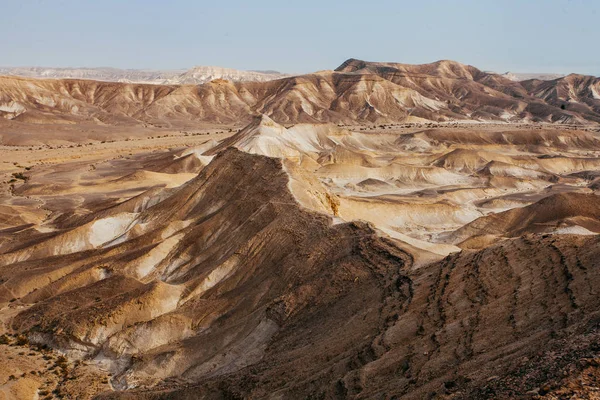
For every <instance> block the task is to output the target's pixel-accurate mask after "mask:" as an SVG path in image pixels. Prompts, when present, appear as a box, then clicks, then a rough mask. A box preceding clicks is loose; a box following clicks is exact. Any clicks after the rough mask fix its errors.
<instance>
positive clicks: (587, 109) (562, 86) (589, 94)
mask: <svg viewBox="0 0 600 400" xmlns="http://www.w3.org/2000/svg"><path fill="white" fill-rule="evenodd" d="M522 85H523V86H524V87H525V88H526V89H527V90H528V91H529V93H530V94H531V95H533V96H535V97H537V98H540V99H543V100H544V101H545V102H546V103H548V104H551V105H553V106H555V107H560V108H563V109H565V110H569V111H572V112H576V113H578V114H580V115H582V116H583V117H584V118H586V119H588V120H590V121H595V122H600V78H596V77H593V76H586V75H578V74H570V75H568V76H565V77H564V78H559V79H555V80H552V81H539V80H529V81H525V82H522Z"/></svg>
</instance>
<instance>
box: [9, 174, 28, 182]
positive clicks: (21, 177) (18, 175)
mask: <svg viewBox="0 0 600 400" xmlns="http://www.w3.org/2000/svg"><path fill="white" fill-rule="evenodd" d="M12 176H14V177H15V178H16V179H21V180H22V181H25V182H27V180H28V179H29V177H28V176H27V175H25V174H23V173H22V172H13V174H12Z"/></svg>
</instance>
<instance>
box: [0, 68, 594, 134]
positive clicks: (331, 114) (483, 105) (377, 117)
mask: <svg viewBox="0 0 600 400" xmlns="http://www.w3.org/2000/svg"><path fill="white" fill-rule="evenodd" d="M242 75H243V74H242ZM242 75H240V74H238V73H237V72H235V71H229V70H212V69H210V68H199V69H194V70H191V71H188V72H187V73H186V74H183V75H182V76H181V77H179V78H177V79H170V80H166V81H165V82H166V83H169V85H144V84H131V83H114V82H96V81H85V80H36V79H27V78H19V77H0V116H2V117H4V118H7V119H13V120H16V121H24V122H36V123H44V122H53V123H56V122H62V123H73V122H76V121H90V122H94V123H105V124H126V123H128V124H152V125H157V126H181V125H189V124H191V123H197V122H199V121H202V122H211V123H239V122H240V121H242V122H246V121H249V120H250V119H251V117H252V116H253V115H256V114H266V115H268V116H269V117H271V118H272V119H273V120H275V121H277V122H279V123H316V122H334V123H344V124H352V123H369V122H370V123H392V122H402V121H409V120H411V119H415V118H417V119H419V120H430V121H497V122H531V121H535V122H548V123H554V122H558V123H571V124H589V123H590V122H592V123H593V122H600V120H599V119H598V115H599V114H598V110H597V104H596V102H597V101H598V100H597V99H596V98H595V97H597V96H596V95H597V94H598V87H597V86H598V84H597V82H596V80H594V78H591V77H579V78H574V77H573V76H569V77H566V78H563V79H562V80H558V81H550V82H545V83H542V84H540V85H538V84H536V83H532V82H529V83H527V82H525V83H523V84H521V83H519V82H513V81H511V80H509V79H506V78H504V77H502V76H500V75H496V74H490V73H485V72H482V71H480V70H478V69H477V68H475V67H472V66H466V65H463V64H460V63H457V62H453V61H438V62H436V63H432V64H423V65H407V64H395V63H370V62H365V61H359V60H353V59H351V60H348V61H346V62H345V63H344V64H342V66H340V67H339V68H337V69H336V70H335V71H321V72H318V73H313V74H307V75H301V76H293V77H280V79H276V80H272V79H271V78H273V77H274V75H273V74H264V75H266V77H264V79H262V78H260V79H259V77H256V78H252V79H253V80H256V81H260V82H246V81H240V80H243V79H242V78H241V76H242ZM259 75H260V74H259ZM265 80H268V81H265ZM199 81H202V82H204V83H203V84H201V85H197V86H195V84H196V83H198V82H199ZM557 82H565V83H564V85H567V86H568V88H566V89H564V90H567V91H568V92H569V93H571V92H572V93H574V95H573V96H574V97H573V101H570V102H569V104H568V106H567V107H564V104H563V103H564V101H563V100H556V99H555V98H560V99H562V97H561V96H562V95H556V96H555V95H551V93H553V92H561V93H562V91H564V90H563V89H557V88H556V87H555V86H556V85H557V84H558V83H557ZM181 84H183V85H181ZM188 84H189V85H188ZM192 84H194V85H192ZM547 85H550V86H548V87H547ZM553 85H554V86H553ZM561 85H562V84H561ZM538 86H539V87H538ZM561 87H562V86H561ZM549 93H550V94H549ZM108 94H110V95H108ZM557 96H558V97H557ZM575 102H577V103H575Z"/></svg>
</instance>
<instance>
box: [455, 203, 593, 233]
mask: <svg viewBox="0 0 600 400" xmlns="http://www.w3.org/2000/svg"><path fill="white" fill-rule="evenodd" d="M598 200H599V198H598V196H597V195H595V194H583V193H561V194H555V195H552V196H548V197H545V198H543V199H541V200H540V201H538V202H536V203H534V204H531V205H529V206H527V207H523V208H515V209H512V210H508V211H505V212H501V213H497V214H491V215H487V216H485V217H481V218H478V219H476V220H475V221H473V222H471V223H469V224H466V225H465V226H463V227H462V228H460V229H458V230H457V231H456V232H453V233H452V234H451V235H450V236H449V237H448V240H450V241H451V242H452V243H460V242H463V241H465V240H467V239H468V238H473V237H478V236H496V237H516V236H520V235H523V234H524V233H529V232H555V231H557V230H558V231H564V232H572V233H583V234H586V233H587V234H594V232H595V233H600V202H599V201H598Z"/></svg>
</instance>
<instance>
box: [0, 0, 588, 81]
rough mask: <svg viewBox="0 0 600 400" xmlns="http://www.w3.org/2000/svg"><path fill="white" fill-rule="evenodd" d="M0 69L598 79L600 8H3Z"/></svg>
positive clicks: (343, 4)
mask: <svg viewBox="0 0 600 400" xmlns="http://www.w3.org/2000/svg"><path fill="white" fill-rule="evenodd" d="M0 48H1V52H0V66H47V67H100V66H110V67H117V68H145V69H184V68H190V67H192V66H195V65H214V66H222V67H230V68H238V69H252V70H267V69H269V70H279V71H283V72H289V73H304V72H311V71H317V70H324V69H334V68H336V67H337V66H339V65H340V64H341V63H342V62H343V61H344V60H346V59H348V58H358V59H362V60H367V61H388V62H402V63H410V64H421V63H428V62H433V61H437V60H441V59H450V60H455V61H459V62H462V63H465V64H470V65H474V66H476V67H478V68H480V69H482V70H487V71H495V72H506V71H512V72H549V73H570V72H576V73H583V74H590V75H596V76H598V75H600V1H599V0H519V1H516V0H514V1H513V0H510V1H509V0H454V1H450V0H437V1H430V0H411V1H403V0H393V1H392V0H390V1H387V0H345V1H327V0H303V1H302V0H301V1H289V0H288V1H286V0H277V1H275V0H253V1H239V0H212V1H210V2H208V1H204V0H199V1H198V0H196V1H195V0H169V1H157V0H120V1H116V0H17V1H14V0H0Z"/></svg>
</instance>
